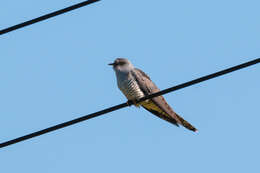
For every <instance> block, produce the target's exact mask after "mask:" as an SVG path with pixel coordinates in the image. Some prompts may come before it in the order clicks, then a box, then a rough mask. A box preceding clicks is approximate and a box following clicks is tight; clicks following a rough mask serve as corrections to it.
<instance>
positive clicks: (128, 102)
mask: <svg viewBox="0 0 260 173" xmlns="http://www.w3.org/2000/svg"><path fill="white" fill-rule="evenodd" d="M131 102H132V103H133V104H134V105H135V106H136V107H139V106H140V103H137V102H138V99H134V100H128V101H127V105H128V106H131Z"/></svg>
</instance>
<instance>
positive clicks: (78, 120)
mask: <svg viewBox="0 0 260 173" xmlns="http://www.w3.org/2000/svg"><path fill="white" fill-rule="evenodd" d="M259 62H260V58H257V59H255V60H252V61H249V62H246V63H243V64H240V65H237V66H234V67H231V68H228V69H225V70H221V71H219V72H216V73H213V74H210V75H206V76H203V77H200V78H198V79H194V80H192V81H189V82H186V83H183V84H180V85H177V86H174V87H171V88H168V89H165V90H162V91H160V92H157V93H154V94H151V95H149V96H146V97H143V98H141V99H140V100H138V101H137V103H139V102H141V101H144V100H146V99H150V98H152V97H156V96H159V95H163V94H166V93H169V92H172V91H176V90H179V89H182V88H185V87H188V86H191V85H194V84H197V83H200V82H203V81H206V80H209V79H212V78H216V77H218V76H222V75H224V74H227V73H231V72H233V71H236V70H240V69H242V68H246V67H248V66H251V65H254V64H257V63H259ZM131 105H133V102H132V101H129V102H126V103H122V104H119V105H116V106H113V107H110V108H107V109H104V110H101V111H98V112H95V113H92V114H89V115H85V116H83V117H80V118H77V119H74V120H71V121H67V122H64V123H61V124H58V125H55V126H52V127H49V128H46V129H43V130H40V131H37V132H34V133H31V134H28V135H25V136H21V137H18V138H15V139H12V140H9V141H6V142H3V143H1V144H0V148H3V147H6V146H9V145H12V144H15V143H18V142H21V141H25V140H27V139H30V138H33V137H36V136H40V135H43V134H45V133H49V132H52V131H55V130H58V129H61V128H64V127H67V126H70V125H73V124H76V123H79V122H82V121H85V120H88V119H91V118H94V117H97V116H100V115H103V114H106V113H109V112H112V111H115V110H118V109H121V108H124V107H127V106H131Z"/></svg>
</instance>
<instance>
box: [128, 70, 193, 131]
mask: <svg viewBox="0 0 260 173" xmlns="http://www.w3.org/2000/svg"><path fill="white" fill-rule="evenodd" d="M132 75H133V76H134V77H135V79H136V81H137V82H138V85H139V86H140V88H141V90H142V91H143V92H144V94H145V95H149V94H153V93H156V92H159V91H160V90H159V88H158V87H157V86H156V85H155V84H154V83H153V82H152V81H151V79H150V78H149V76H148V75H147V74H145V73H144V72H143V71H141V70H140V69H135V70H134V71H133V73H132ZM142 106H143V107H144V108H145V109H146V110H148V111H149V112H151V113H153V114H154V115H156V116H158V117H160V118H162V119H164V120H166V121H168V122H170V123H172V124H175V125H177V124H181V125H183V126H184V127H186V128H187V129H190V130H192V131H197V130H196V128H195V127H193V126H192V125H191V124H190V123H188V122H187V121H185V120H184V119H183V118H182V117H180V116H179V115H178V114H176V113H175V112H174V111H173V109H172V108H171V107H170V106H169V105H168V103H167V102H166V100H165V99H164V97H163V96H158V97H154V98H152V99H150V100H149V101H148V102H147V101H146V102H143V103H142Z"/></svg>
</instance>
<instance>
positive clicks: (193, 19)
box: [0, 0, 260, 173]
mask: <svg viewBox="0 0 260 173" xmlns="http://www.w3.org/2000/svg"><path fill="white" fill-rule="evenodd" d="M78 2H80V1H75V0H73V1H65V0H59V1H34V0H26V1H14V0H9V1H2V2H1V7H0V19H1V22H0V28H1V29H3V28H6V27H8V26H11V25H14V24H17V23H20V22H23V21H26V20H29V19H32V18H35V17H38V16H40V15H43V14H46V13H49V12H52V11H55V10H58V9H61V8H64V7H67V6H69V5H72V4H75V3H78ZM259 6H260V2H259V1H257V0H255V1H250V0H249V1H240V0H230V1H224V0H219V1H214V2H213V1H205V0H204V1H203V0H197V1H185V0H184V1H175V0H165V1H148V0H143V1H140V0H131V1H122V0H121V1H119V0H110V1H108V0H103V1H101V2H98V3H95V4H93V5H90V6H87V7H83V8H81V9H79V10H75V11H72V12H70V13H67V14H64V15H61V16H58V17H55V18H52V19H49V20H46V21H44V22H40V23H37V24H34V25H31V26H28V27H26V28H23V29H19V30H17V31H14V32H11V33H8V34H5V35H2V36H1V38H0V48H1V59H0V60H1V61H0V78H1V84H0V105H1V109H0V142H4V141H6V140H10V139H13V138H16V137H19V136H22V135H25V134H28V133H31V132H34V131H37V130H41V129H43V128H46V127H49V126H52V125H56V124H58V123H61V122H64V121H68V120H71V119H74V118H77V117H80V116H83V115H86V114H89V113H93V112H96V111H98V110H100V109H103V108H107V107H110V106H113V105H117V104H119V103H122V102H125V101H126V99H125V97H124V96H123V94H122V93H121V92H120V91H119V90H118V88H117V85H116V78H115V74H114V71H113V70H112V68H111V67H110V66H108V65H107V64H108V63H110V62H112V61H113V60H114V59H115V58H117V57H125V58H128V59H129V60H130V61H131V62H132V63H133V64H134V65H135V66H136V67H138V68H141V69H142V70H143V71H145V72H146V73H147V74H148V75H149V76H150V77H151V78H152V80H153V81H154V82H155V83H156V84H157V86H158V87H159V88H161V89H165V88H168V87H171V86H173V85H177V84H180V83H182V82H186V81H189V80H192V79H195V78H197V77H200V76H203V75H206V74H209V73H213V72H216V71H218V70H222V69H225V68H227V67H230V66H234V65H237V64H240V63H243V62H246V61H249V60H252V59H255V58H259V57H260V52H259V50H260V49H259V45H260V32H259V31H260V22H259V19H260V11H259ZM259 75H260V65H255V66H252V67H249V68H246V69H243V70H240V71H237V72H234V73H231V74H228V75H225V76H223V77H219V78H216V79H213V80H210V81H207V82H203V83H200V84H197V85H194V86H191V87H188V88H185V89H182V90H178V91H176V92H173V93H170V94H167V95H165V98H166V100H167V101H168V103H169V104H170V105H171V106H172V107H173V109H174V110H175V111H176V112H178V113H179V114H180V115H182V116H183V117H184V118H185V119H186V120H188V121H189V122H191V123H192V124H193V125H194V126H196V127H197V128H198V130H199V133H197V134H196V133H193V132H191V131H188V130H186V129H185V128H183V127H180V128H178V127H175V126H173V125H171V124H169V123H167V122H165V121H163V120H161V119H158V118H157V117H155V116H154V115H152V114H150V113H149V112H147V111H145V110H144V109H142V108H140V109H138V108H135V107H133V106H132V107H130V108H124V109H121V110H118V111H115V112H112V113H109V114H106V115H103V116H100V117H97V118H94V119H91V120H89V121H85V122H82V123H79V124H77V125H73V126H70V127H67V128H64V129H61V130H58V131H55V132H52V133H49V134H45V135H43V136H40V137H36V138H33V139H31V140H27V141H24V142H21V143H18V144H15V145H12V146H9V147H6V148H3V149H0V163H1V167H0V170H1V171H0V172H4V173H14V172H26V173H35V172H37V173H53V172H62V173H69V172H126V173H132V172H178V173H185V172H200V173H208V172H212V173H219V172H238V173H240V172H241V173H244V172H260V168H259V155H260V149H259V146H260V138H259V122H260V111H259V106H260V105H259V98H260V92H259V88H260V80H259Z"/></svg>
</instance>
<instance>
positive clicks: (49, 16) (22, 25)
mask: <svg viewBox="0 0 260 173" xmlns="http://www.w3.org/2000/svg"><path fill="white" fill-rule="evenodd" d="M97 1H100V0H89V1H84V2H81V3H78V4H75V5H72V6H69V7H66V8H63V9H61V10H58V11H54V12H52V13H49V14H46V15H43V16H40V17H37V18H35V19H32V20H29V21H26V22H23V23H20V24H17V25H14V26H11V27H8V28H6V29H3V30H0V35H2V34H5V33H8V32H11V31H14V30H17V29H20V28H23V27H26V26H28V25H32V24H34V23H37V22H40V21H43V20H46V19H49V18H51V17H55V16H58V15H60V14H63V13H66V12H69V11H72V10H75V9H77V8H80V7H83V6H86V5H89V4H92V3H94V2H97Z"/></svg>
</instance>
